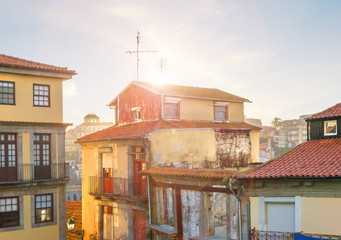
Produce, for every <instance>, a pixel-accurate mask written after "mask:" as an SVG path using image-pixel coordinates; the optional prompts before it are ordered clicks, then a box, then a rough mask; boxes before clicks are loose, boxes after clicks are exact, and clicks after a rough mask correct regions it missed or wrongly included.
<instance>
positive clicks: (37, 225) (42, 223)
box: [31, 221, 57, 228]
mask: <svg viewBox="0 0 341 240" xmlns="http://www.w3.org/2000/svg"><path fill="white" fill-rule="evenodd" d="M52 225H57V221H49V222H41V223H33V224H32V226H31V227H32V228H37V227H46V226H52Z"/></svg>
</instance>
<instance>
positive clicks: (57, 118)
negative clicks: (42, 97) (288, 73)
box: [0, 73, 63, 122]
mask: <svg viewBox="0 0 341 240" xmlns="http://www.w3.org/2000/svg"><path fill="white" fill-rule="evenodd" d="M0 80H2V81H12V82H15V105H1V104H0V112H1V116H0V120H2V121H28V122H63V95H62V94H63V91H62V90H63V82H62V80H61V79H57V78H48V77H39V76H26V75H19V74H6V73H0ZM34 83H37V84H47V85H50V105H51V106H50V107H33V84H34Z"/></svg>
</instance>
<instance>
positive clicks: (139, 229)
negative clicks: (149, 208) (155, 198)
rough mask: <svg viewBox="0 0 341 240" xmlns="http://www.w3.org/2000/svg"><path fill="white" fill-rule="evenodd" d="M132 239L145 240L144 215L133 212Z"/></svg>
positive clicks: (140, 212) (143, 213) (139, 212)
mask: <svg viewBox="0 0 341 240" xmlns="http://www.w3.org/2000/svg"><path fill="white" fill-rule="evenodd" d="M134 227H135V228H134V230H135V231H134V239H135V240H146V239H147V233H146V213H145V212H142V211H136V210H134Z"/></svg>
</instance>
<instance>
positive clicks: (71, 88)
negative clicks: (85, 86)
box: [63, 81, 78, 96]
mask: <svg viewBox="0 0 341 240" xmlns="http://www.w3.org/2000/svg"><path fill="white" fill-rule="evenodd" d="M63 93H64V96H77V95H78V92H77V90H76V83H75V82H73V81H69V82H64V84H63Z"/></svg>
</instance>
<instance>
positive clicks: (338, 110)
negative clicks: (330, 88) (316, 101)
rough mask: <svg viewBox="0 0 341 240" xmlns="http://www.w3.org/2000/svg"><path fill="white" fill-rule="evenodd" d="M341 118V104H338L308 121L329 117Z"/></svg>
mask: <svg viewBox="0 0 341 240" xmlns="http://www.w3.org/2000/svg"><path fill="white" fill-rule="evenodd" d="M340 116H341V103H338V104H336V105H334V106H332V107H330V108H327V109H326V110H324V111H322V112H319V113H315V114H312V115H311V116H310V117H309V118H308V119H317V118H329V117H340Z"/></svg>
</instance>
